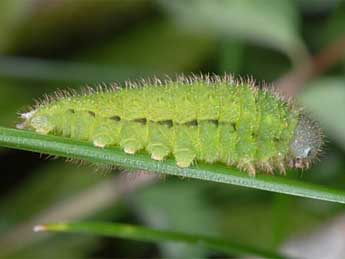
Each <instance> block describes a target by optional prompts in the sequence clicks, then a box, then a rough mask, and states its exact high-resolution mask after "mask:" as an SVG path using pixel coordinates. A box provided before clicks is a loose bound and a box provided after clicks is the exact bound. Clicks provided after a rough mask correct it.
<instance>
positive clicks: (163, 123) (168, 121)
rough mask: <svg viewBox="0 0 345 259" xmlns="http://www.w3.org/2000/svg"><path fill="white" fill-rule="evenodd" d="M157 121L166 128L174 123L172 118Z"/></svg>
mask: <svg viewBox="0 0 345 259" xmlns="http://www.w3.org/2000/svg"><path fill="white" fill-rule="evenodd" d="M157 123H158V124H160V125H165V126H167V127H168V128H171V127H172V126H173V125H174V122H173V121H172V120H164V121H158V122H157Z"/></svg>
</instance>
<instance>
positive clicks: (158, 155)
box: [147, 143, 170, 161]
mask: <svg viewBox="0 0 345 259" xmlns="http://www.w3.org/2000/svg"><path fill="white" fill-rule="evenodd" d="M147 150H148V152H149V153H151V158H152V159H153V160H158V161H161V160H164V158H166V157H167V156H168V155H169V153H170V149H169V147H167V146H165V145H163V144H160V143H156V144H150V145H149V146H148V147H147Z"/></svg>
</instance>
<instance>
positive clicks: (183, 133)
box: [173, 125, 199, 168]
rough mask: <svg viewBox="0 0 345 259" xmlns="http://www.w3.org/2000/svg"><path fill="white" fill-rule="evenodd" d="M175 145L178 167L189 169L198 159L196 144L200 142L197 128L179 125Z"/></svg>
mask: <svg viewBox="0 0 345 259" xmlns="http://www.w3.org/2000/svg"><path fill="white" fill-rule="evenodd" d="M175 134H176V137H175V141H176V142H175V145H174V150H173V154H174V157H175V159H176V164H177V166H178V167H183V168H184V167H189V166H191V165H192V164H193V161H194V160H195V159H196V158H197V151H196V150H197V149H196V146H197V145H196V143H197V142H198V136H199V135H198V128H197V127H195V126H187V125H179V126H177V127H176V131H175Z"/></svg>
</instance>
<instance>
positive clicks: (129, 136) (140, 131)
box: [120, 121, 147, 155]
mask: <svg viewBox="0 0 345 259" xmlns="http://www.w3.org/2000/svg"><path fill="white" fill-rule="evenodd" d="M146 135H147V133H146V126H145V125H143V124H141V123H137V122H130V121H129V122H124V123H123V126H122V129H121V138H120V147H121V148H122V149H123V151H124V152H126V153H127V154H131V155H133V154H135V153H136V152H137V151H139V150H141V149H143V148H144V147H145V143H146V141H147V140H146Z"/></svg>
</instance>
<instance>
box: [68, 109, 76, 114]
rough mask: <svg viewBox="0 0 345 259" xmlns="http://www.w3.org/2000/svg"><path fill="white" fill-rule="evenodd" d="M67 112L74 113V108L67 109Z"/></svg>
mask: <svg viewBox="0 0 345 259" xmlns="http://www.w3.org/2000/svg"><path fill="white" fill-rule="evenodd" d="M67 112H70V113H75V110H74V109H68V110H67Z"/></svg>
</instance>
